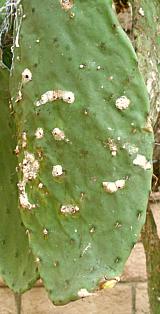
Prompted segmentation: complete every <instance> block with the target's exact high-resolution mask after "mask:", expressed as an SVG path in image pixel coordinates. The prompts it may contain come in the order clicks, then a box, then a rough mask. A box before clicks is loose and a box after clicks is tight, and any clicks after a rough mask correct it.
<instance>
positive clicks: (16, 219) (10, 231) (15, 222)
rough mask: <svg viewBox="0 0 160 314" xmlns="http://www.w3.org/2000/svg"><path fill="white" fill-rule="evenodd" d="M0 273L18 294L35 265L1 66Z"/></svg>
mask: <svg viewBox="0 0 160 314" xmlns="http://www.w3.org/2000/svg"><path fill="white" fill-rule="evenodd" d="M0 96H1V99H0V111H1V114H0V155H1V159H0V169H1V171H0V172H1V185H0V200H1V202H0V214H1V219H0V275H1V277H2V278H3V279H4V280H5V282H6V283H7V285H8V286H9V287H10V288H11V289H13V290H14V291H16V292H18V293H20V292H24V291H25V290H27V289H29V288H30V287H31V286H32V285H33V284H34V282H35V281H36V279H37V277H38V275H37V267H36V263H35V260H34V257H33V255H32V252H31V250H30V249H29V245H28V240H27V235H26V232H25V228H24V225H23V223H22V221H21V218H20V213H19V210H18V195H17V173H16V166H17V161H16V156H15V153H14V149H15V147H16V135H15V125H14V120H13V117H12V116H11V114H10V112H9V71H8V70H7V68H5V67H3V66H2V65H1V66H0Z"/></svg>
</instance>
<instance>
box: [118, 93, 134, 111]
mask: <svg viewBox="0 0 160 314" xmlns="http://www.w3.org/2000/svg"><path fill="white" fill-rule="evenodd" d="M130 102H131V101H130V99H128V98H127V97H126V96H121V97H119V98H118V99H117V100H116V107H117V108H118V109H119V110H125V109H127V108H128V107H129V105H130Z"/></svg>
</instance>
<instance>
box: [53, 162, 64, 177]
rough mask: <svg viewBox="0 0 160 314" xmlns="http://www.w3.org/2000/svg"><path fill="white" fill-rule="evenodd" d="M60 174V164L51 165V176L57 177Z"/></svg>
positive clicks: (61, 172)
mask: <svg viewBox="0 0 160 314" xmlns="http://www.w3.org/2000/svg"><path fill="white" fill-rule="evenodd" d="M62 174H63V168H62V166H61V165H56V166H53V169H52V176H53V177H59V176H61V175H62Z"/></svg>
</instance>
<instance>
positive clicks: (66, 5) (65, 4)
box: [60, 0, 73, 11]
mask: <svg viewBox="0 0 160 314" xmlns="http://www.w3.org/2000/svg"><path fill="white" fill-rule="evenodd" d="M60 4H61V7H62V9H63V10H65V11H68V10H70V9H71V8H72V7H73V0H60Z"/></svg>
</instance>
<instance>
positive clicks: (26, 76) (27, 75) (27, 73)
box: [22, 69, 32, 84]
mask: <svg viewBox="0 0 160 314" xmlns="http://www.w3.org/2000/svg"><path fill="white" fill-rule="evenodd" d="M31 80H32V73H31V71H30V70H29V69H25V70H24V71H23V72H22V84H26V83H28V82H29V81H31Z"/></svg>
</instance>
